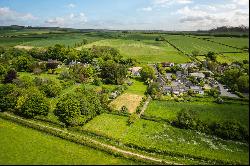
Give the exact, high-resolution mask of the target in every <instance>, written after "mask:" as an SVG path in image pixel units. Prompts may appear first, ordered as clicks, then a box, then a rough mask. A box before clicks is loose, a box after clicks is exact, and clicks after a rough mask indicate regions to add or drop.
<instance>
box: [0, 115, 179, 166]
mask: <svg viewBox="0 0 250 166" xmlns="http://www.w3.org/2000/svg"><path fill="white" fill-rule="evenodd" d="M0 118H3V119H6V120H9V121H12V122H15V123H18V124H21V125H23V126H25V127H29V128H32V129H35V130H39V131H42V132H45V133H48V134H50V135H53V136H56V137H60V138H62V139H65V140H69V141H71V142H75V143H78V144H81V145H85V146H88V147H91V148H94V149H97V150H101V151H105V152H107V153H109V154H111V155H114V156H120V157H124V158H126V159H130V160H135V161H140V162H144V163H150V164H178V163H172V162H166V161H163V160H162V159H157V158H153V157H149V156H145V155H141V154H139V153H135V152H130V151H126V150H123V149H120V148H117V147H115V146H111V145H108V144H105V143H102V142H99V141H97V140H94V139H92V138H87V136H83V135H76V134H72V133H70V132H68V131H66V130H62V129H59V128H55V127H50V126H45V125H42V124H38V123H34V122H32V121H29V120H27V119H23V118H21V117H17V116H14V115H11V114H8V113H0Z"/></svg>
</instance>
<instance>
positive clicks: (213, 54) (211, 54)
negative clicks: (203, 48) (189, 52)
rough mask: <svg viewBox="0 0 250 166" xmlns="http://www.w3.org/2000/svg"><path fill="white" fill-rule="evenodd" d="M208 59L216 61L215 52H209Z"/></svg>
mask: <svg viewBox="0 0 250 166" xmlns="http://www.w3.org/2000/svg"><path fill="white" fill-rule="evenodd" d="M207 57H208V58H209V59H210V60H211V61H216V57H217V56H216V55H215V53H214V52H211V51H209V52H208V53H207Z"/></svg>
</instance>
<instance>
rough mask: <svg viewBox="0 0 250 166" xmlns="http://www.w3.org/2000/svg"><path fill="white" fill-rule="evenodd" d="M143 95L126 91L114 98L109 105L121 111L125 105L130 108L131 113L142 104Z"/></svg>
mask: <svg viewBox="0 0 250 166" xmlns="http://www.w3.org/2000/svg"><path fill="white" fill-rule="evenodd" d="M142 98H143V96H140V95H136V94H131V93H124V94H122V95H120V96H118V97H117V98H116V99H115V100H113V101H112V102H111V103H110V104H109V106H110V107H111V108H113V109H115V110H118V111H120V110H121V108H122V107H123V106H125V107H127V108H128V112H129V113H133V112H135V111H136V108H137V107H138V106H139V105H140V102H141V100H142Z"/></svg>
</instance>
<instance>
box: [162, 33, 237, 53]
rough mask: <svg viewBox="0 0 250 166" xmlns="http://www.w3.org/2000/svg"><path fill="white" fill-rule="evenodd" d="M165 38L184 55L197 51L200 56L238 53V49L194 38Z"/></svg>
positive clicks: (182, 36) (177, 36) (173, 36)
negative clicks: (211, 53)
mask: <svg viewBox="0 0 250 166" xmlns="http://www.w3.org/2000/svg"><path fill="white" fill-rule="evenodd" d="M165 38H166V39H167V40H168V41H169V42H170V43H172V44H173V45H175V46H176V47H177V48H178V49H180V50H182V51H183V52H184V53H186V54H189V55H192V52H193V51H198V52H199V54H200V55H205V54H207V53H208V52H209V51H212V52H215V53H222V52H239V50H238V49H235V48H231V47H227V46H223V45H221V44H218V43H213V42H209V41H206V40H201V39H198V38H196V37H190V36H184V35H165Z"/></svg>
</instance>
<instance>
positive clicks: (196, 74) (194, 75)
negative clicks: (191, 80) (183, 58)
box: [189, 73, 205, 78]
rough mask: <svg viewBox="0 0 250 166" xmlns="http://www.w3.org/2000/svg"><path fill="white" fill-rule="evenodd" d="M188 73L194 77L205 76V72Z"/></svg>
mask: <svg viewBox="0 0 250 166" xmlns="http://www.w3.org/2000/svg"><path fill="white" fill-rule="evenodd" d="M189 75H190V76H193V77H195V78H205V74H203V73H189Z"/></svg>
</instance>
